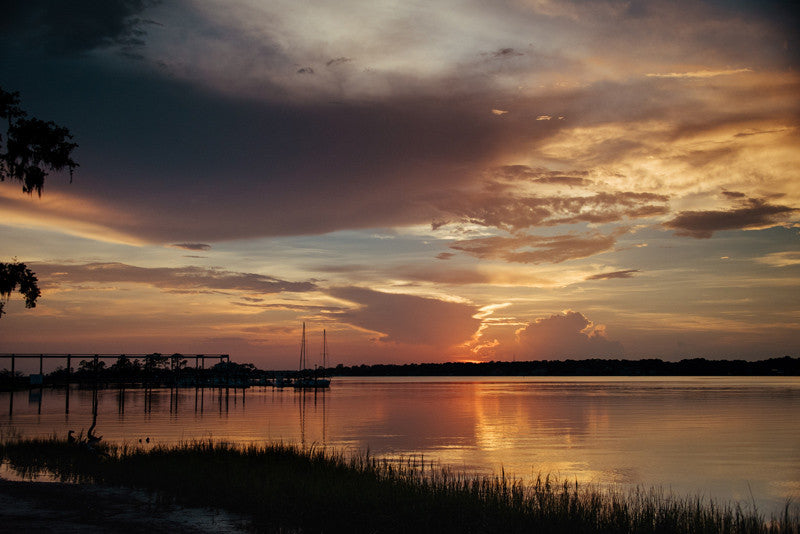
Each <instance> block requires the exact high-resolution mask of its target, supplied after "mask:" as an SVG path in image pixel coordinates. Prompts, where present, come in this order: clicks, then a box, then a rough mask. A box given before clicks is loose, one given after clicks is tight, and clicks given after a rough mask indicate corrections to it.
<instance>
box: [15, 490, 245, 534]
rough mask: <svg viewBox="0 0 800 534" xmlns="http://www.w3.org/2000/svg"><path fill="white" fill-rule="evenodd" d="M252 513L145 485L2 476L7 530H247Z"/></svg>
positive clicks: (227, 533) (229, 532)
mask: <svg viewBox="0 0 800 534" xmlns="http://www.w3.org/2000/svg"><path fill="white" fill-rule="evenodd" d="M250 521H251V520H250V518H245V517H244V516H242V515H238V514H232V513H230V512H228V511H225V510H222V509H213V508H199V507H187V506H180V505H177V504H173V503H169V502H166V501H165V500H164V499H160V498H159V497H158V496H157V495H156V494H154V493H149V492H146V491H143V490H137V489H131V488H125V487H112V486H105V485H101V484H73V483H65V482H51V481H21V480H8V479H6V478H3V477H0V525H2V528H3V530H5V531H7V532H24V531H29V532H31V531H32V532H70V533H81V534H82V533H86V534H90V533H91V534H94V533H96V532H98V530H100V531H103V530H104V529H105V528H109V526H112V525H113V527H112V529H113V531H115V532H164V533H167V532H170V533H171V532H184V533H188V534H195V533H196V534H200V533H209V534H210V533H215V532H219V533H223V534H234V533H241V532H247V531H248V528H249V525H250Z"/></svg>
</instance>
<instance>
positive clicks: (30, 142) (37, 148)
mask: <svg viewBox="0 0 800 534" xmlns="http://www.w3.org/2000/svg"><path fill="white" fill-rule="evenodd" d="M0 119H5V120H6V123H7V128H6V133H5V135H2V134H0V182H4V181H6V180H9V181H17V182H20V183H21V184H22V191H23V192H24V193H28V194H29V195H32V194H33V192H34V191H36V193H37V194H38V195H39V196H40V197H41V196H42V188H43V187H44V179H45V178H46V177H47V176H48V175H49V173H50V172H52V171H61V170H63V169H65V168H66V169H69V175H70V182H72V175H73V172H74V170H75V168H77V167H78V163H77V162H75V160H73V159H72V151H73V150H74V149H75V148H77V146H78V145H77V143H73V142H72V134H71V133H70V131H69V130H68V129H67V128H64V127H63V126H59V125H57V124H56V123H54V122H52V121H43V120H41V119H37V118H36V117H30V118H28V114H27V113H26V112H25V111H24V110H23V109H22V108H21V107H20V100H19V93H17V92H13V93H10V92H7V91H5V90H4V89H3V88H2V87H0ZM17 288H19V291H20V293H21V294H22V295H23V296H24V297H25V307H26V308H34V307H35V306H36V299H38V298H39V296H40V295H41V291H40V290H39V285H38V279H37V278H36V276H35V274H34V273H33V272H32V271H31V270H30V269H28V267H27V266H26V265H25V264H24V263H20V262H17V261H16V259H14V260H13V261H12V262H10V263H2V262H0V299H3V300H5V301H8V299H9V298H10V296H11V294H12V293H13V292H14V291H15V290H16V289H17ZM5 304H6V303H5V302H0V317H2V316H3V314H4V313H5V310H4V309H5Z"/></svg>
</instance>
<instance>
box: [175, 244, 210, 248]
mask: <svg viewBox="0 0 800 534" xmlns="http://www.w3.org/2000/svg"><path fill="white" fill-rule="evenodd" d="M171 246H173V247H175V248H182V249H185V250H211V245H206V244H205V243H174V244H172V245H171Z"/></svg>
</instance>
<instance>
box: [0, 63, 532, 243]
mask: <svg viewBox="0 0 800 534" xmlns="http://www.w3.org/2000/svg"><path fill="white" fill-rule="evenodd" d="M1 60H2V53H0V61H1ZM7 60H8V61H11V60H10V59H8V58H7ZM0 66H2V63H0ZM49 67H50V68H51V75H52V76H53V77H57V78H58V79H59V83H60V84H61V86H62V87H63V88H64V91H61V92H58V93H55V94H53V93H51V92H50V91H49V90H48V89H47V87H46V86H43V85H41V84H40V83H38V80H39V75H38V69H35V68H33V66H31V67H25V68H23V69H21V70H19V71H18V72H17V75H18V78H21V79H22V80H24V81H25V83H23V84H21V85H22V87H20V86H17V87H14V88H15V89H16V88H19V89H21V90H22V93H23V94H22V96H23V99H24V101H25V102H36V103H37V108H38V109H44V112H42V114H44V113H46V112H47V111H48V109H49V110H51V111H52V112H53V113H52V114H51V116H54V118H56V119H57V120H58V122H59V123H63V124H68V125H70V128H71V129H72V131H73V132H74V133H75V135H76V140H77V141H78V142H79V144H80V153H79V154H78V158H79V160H80V163H81V173H80V174H79V175H78V176H76V179H75V184H74V185H73V186H72V187H71V188H69V189H65V191H66V192H67V193H71V192H74V193H75V194H77V195H81V196H85V197H88V198H97V199H98V202H100V203H102V204H103V205H105V206H108V208H109V213H113V214H114V215H113V216H109V218H108V220H107V221H102V222H103V224H107V225H109V226H111V227H113V228H115V229H116V230H118V231H122V232H124V233H126V234H128V235H135V236H139V237H141V238H143V239H145V240H148V241H153V242H161V243H164V242H166V243H175V242H190V243H191V242H206V241H216V240H221V239H231V238H246V237H255V236H277V235H298V234H315V233H325V232H330V231H335V230H338V229H346V228H369V227H386V226H392V225H402V224H416V223H419V222H422V221H426V220H428V221H429V220H431V219H432V218H434V216H435V214H436V213H437V212H438V209H437V208H436V207H435V206H434V205H432V203H431V199H435V198H436V197H437V196H439V195H440V194H442V193H443V192H445V191H447V190H449V189H452V188H453V187H459V186H460V185H461V184H463V183H464V182H465V181H466V182H469V180H470V178H469V174H467V175H465V173H464V172H463V169H464V168H470V167H476V168H480V166H481V165H482V160H483V159H484V158H486V157H488V155H489V154H492V153H494V152H495V151H497V150H498V149H500V147H503V146H506V147H507V146H509V141H508V140H507V139H505V137H506V134H504V133H503V130H504V129H505V126H503V125H501V124H499V123H498V122H497V121H495V120H493V119H494V117H493V116H492V115H491V114H490V113H488V112H487V111H486V106H485V105H482V104H481V102H480V99H479V98H476V99H475V100H474V101H471V100H469V99H463V100H462V101H460V102H457V103H452V104H449V105H447V106H442V105H441V102H440V101H439V100H438V99H425V98H413V99H412V98H409V99H407V100H405V99H400V100H392V101H388V102H382V103H381V102H378V103H367V104H364V103H321V104H309V103H305V104H302V105H301V104H286V103H282V104H270V103H264V102H259V101H253V100H243V99H239V98H235V97H229V96H226V95H220V94H214V93H210V92H208V91H206V90H204V89H202V88H199V87H197V86H193V85H190V84H187V83H186V82H180V81H177V80H173V79H168V78H161V77H160V76H158V75H157V74H153V73H147V72H130V73H126V72H125V71H120V72H118V73H116V75H115V76H104V75H103V73H102V71H93V70H92V69H91V66H90V65H87V66H84V67H82V68H80V69H78V70H75V69H73V68H72V66H69V67H68V66H66V65H63V64H61V63H57V62H54V63H51V64H50V65H49ZM0 72H3V70H2V69H0ZM5 72H8V71H5ZM0 83H2V84H3V86H4V87H6V86H8V84H7V83H6V76H3V75H0ZM9 88H11V86H9ZM108 95H113V96H114V98H113V99H110V98H109V97H108ZM37 113H39V112H37ZM523 129H530V131H529V132H528V133H527V134H525V135H524V137H527V138H530V136H536V135H538V134H537V133H536V128H535V127H533V126H523ZM111 132H113V135H111ZM518 142H521V141H518ZM51 183H55V181H51ZM134 184H135V185H134ZM48 185H49V184H48ZM178 197H180V199H181V200H180V202H177V201H176V198H178ZM19 202H23V200H20V201H19ZM45 208H46V207H45V206H42V205H36V206H33V207H32V208H31V209H34V210H36V209H45ZM24 209H29V208H28V207H27V205H26V207H25V208H24ZM123 214H124V215H126V216H122V215H123ZM72 216H74V217H75V218H76V219H78V220H85V221H86V222H91V223H98V222H100V221H97V220H96V219H94V218H92V217H89V216H88V215H86V214H84V213H82V212H81V210H79V209H77V208H76V209H75V212H74V214H73V215H72Z"/></svg>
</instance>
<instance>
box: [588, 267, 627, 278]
mask: <svg viewBox="0 0 800 534" xmlns="http://www.w3.org/2000/svg"><path fill="white" fill-rule="evenodd" d="M638 272H640V271H639V269H627V270H624V271H613V272H610V273H599V274H593V275H591V276H587V277H586V280H610V279H612V278H633V275H634V274H636V273H638Z"/></svg>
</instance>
